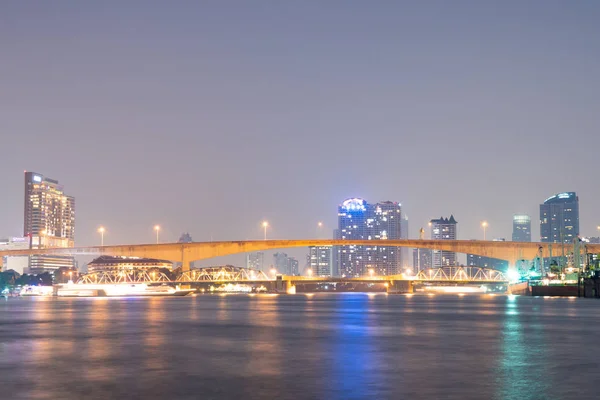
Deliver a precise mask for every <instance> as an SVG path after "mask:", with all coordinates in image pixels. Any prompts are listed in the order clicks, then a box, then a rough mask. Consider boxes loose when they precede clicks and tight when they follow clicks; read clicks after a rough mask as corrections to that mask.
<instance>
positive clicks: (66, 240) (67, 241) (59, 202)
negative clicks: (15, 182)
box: [23, 172, 75, 273]
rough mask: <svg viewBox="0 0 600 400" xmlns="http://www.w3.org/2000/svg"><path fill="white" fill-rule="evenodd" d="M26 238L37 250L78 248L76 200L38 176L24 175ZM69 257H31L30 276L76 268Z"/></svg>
mask: <svg viewBox="0 0 600 400" xmlns="http://www.w3.org/2000/svg"><path fill="white" fill-rule="evenodd" d="M23 231H24V236H28V237H29V240H30V245H31V247H32V248H35V249H42V248H47V247H73V246H74V244H75V198H73V197H71V196H67V195H66V194H65V193H64V191H63V187H62V186H61V185H59V183H58V181H56V180H54V179H50V178H47V177H44V176H43V175H41V174H37V173H35V172H25V199H24V223H23ZM74 265H75V263H74V258H73V257H69V256H49V255H35V256H31V257H29V272H31V273H42V272H53V271H55V270H57V269H58V268H60V267H67V268H73V267H74Z"/></svg>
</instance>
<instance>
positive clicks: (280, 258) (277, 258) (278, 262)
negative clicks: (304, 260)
mask: <svg viewBox="0 0 600 400" xmlns="http://www.w3.org/2000/svg"><path fill="white" fill-rule="evenodd" d="M273 264H274V267H275V269H276V270H277V273H278V274H283V275H298V273H299V262H298V260H297V259H296V258H294V257H288V255H287V254H286V253H282V252H277V253H275V254H273Z"/></svg>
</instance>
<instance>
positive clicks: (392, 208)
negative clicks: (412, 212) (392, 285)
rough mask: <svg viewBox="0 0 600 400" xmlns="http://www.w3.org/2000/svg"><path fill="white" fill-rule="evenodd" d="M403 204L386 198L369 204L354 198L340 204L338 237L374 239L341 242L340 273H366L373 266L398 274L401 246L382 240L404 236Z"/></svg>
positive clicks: (338, 256) (344, 274) (345, 274)
mask: <svg viewBox="0 0 600 400" xmlns="http://www.w3.org/2000/svg"><path fill="white" fill-rule="evenodd" d="M401 224H402V213H401V205H400V204H399V203H396V202H391V201H385V202H381V203H376V204H368V203H367V202H366V201H365V200H363V199H359V198H351V199H347V200H345V201H344V202H343V203H342V204H341V205H340V206H339V207H338V238H339V239H344V240H359V239H363V240H364V239H366V240H373V245H369V246H340V247H339V248H338V249H337V263H338V268H337V269H338V273H339V274H340V275H342V276H346V277H352V276H363V275H366V274H367V273H368V271H369V270H371V269H373V270H374V271H375V273H376V274H377V275H394V274H397V273H398V271H399V269H400V266H401V253H400V251H399V250H398V248H397V247H391V246H386V245H384V244H382V242H383V241H385V240H397V239H400V238H401V234H402V229H401Z"/></svg>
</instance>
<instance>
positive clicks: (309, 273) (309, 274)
mask: <svg viewBox="0 0 600 400" xmlns="http://www.w3.org/2000/svg"><path fill="white" fill-rule="evenodd" d="M306 274H307V275H308V277H309V278H310V277H311V276H312V274H313V270H312V268H309V269H308V271H306Z"/></svg>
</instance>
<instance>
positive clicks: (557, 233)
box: [540, 192, 579, 243]
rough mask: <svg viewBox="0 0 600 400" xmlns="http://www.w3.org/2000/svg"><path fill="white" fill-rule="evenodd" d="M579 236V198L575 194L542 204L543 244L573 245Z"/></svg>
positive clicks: (541, 232) (568, 193)
mask: <svg viewBox="0 0 600 400" xmlns="http://www.w3.org/2000/svg"><path fill="white" fill-rule="evenodd" d="M578 235H579V198H578V197H577V194H576V193H575V192H564V193H559V194H556V195H554V196H552V197H549V198H548V199H546V201H544V203H542V204H540V236H541V238H540V239H541V241H542V242H550V243H573V239H574V238H576V237H577V236H578Z"/></svg>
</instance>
